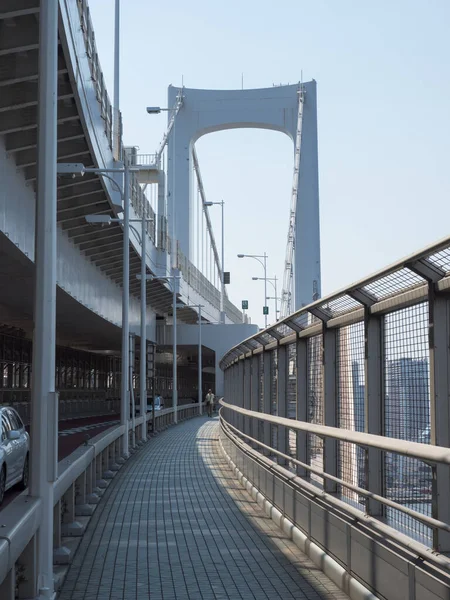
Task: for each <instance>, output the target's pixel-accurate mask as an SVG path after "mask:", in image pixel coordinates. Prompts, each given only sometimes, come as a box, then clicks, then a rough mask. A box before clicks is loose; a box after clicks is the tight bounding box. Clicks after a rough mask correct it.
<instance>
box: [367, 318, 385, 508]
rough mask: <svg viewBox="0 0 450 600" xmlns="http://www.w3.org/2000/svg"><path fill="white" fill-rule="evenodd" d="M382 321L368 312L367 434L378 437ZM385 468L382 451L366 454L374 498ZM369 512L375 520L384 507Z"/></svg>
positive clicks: (381, 429) (374, 504) (376, 505)
mask: <svg viewBox="0 0 450 600" xmlns="http://www.w3.org/2000/svg"><path fill="white" fill-rule="evenodd" d="M383 325H384V321H383V317H378V316H373V315H371V314H370V309H369V308H366V309H365V319H364V334H365V335H364V337H365V349H364V374H365V391H364V419H365V423H364V431H365V432H366V433H373V434H375V435H383V433H384V424H383V397H384V394H383V388H384V368H383V362H384V359H383V355H384V350H383V338H384V326H383ZM383 472H384V464H383V457H382V453H381V452H380V450H377V449H376V448H368V449H367V451H366V486H367V489H368V490H369V491H371V492H373V493H374V494H380V495H382V494H383V488H384V486H383V478H384V476H383ZM366 512H367V513H368V514H370V515H373V516H381V515H382V514H383V506H382V504H380V503H379V502H375V501H374V500H370V499H369V500H368V501H367V503H366Z"/></svg>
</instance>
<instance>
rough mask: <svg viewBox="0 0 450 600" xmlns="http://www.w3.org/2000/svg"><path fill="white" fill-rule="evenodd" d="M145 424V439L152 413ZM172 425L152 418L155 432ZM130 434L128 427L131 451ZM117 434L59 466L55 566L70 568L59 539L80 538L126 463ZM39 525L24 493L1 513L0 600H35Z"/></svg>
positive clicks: (159, 416) (164, 417)
mask: <svg viewBox="0 0 450 600" xmlns="http://www.w3.org/2000/svg"><path fill="white" fill-rule="evenodd" d="M177 414H178V421H183V420H185V419H189V418H191V417H194V416H197V415H198V414H199V404H198V403H195V404H186V405H181V406H178V410H177ZM143 418H144V417H138V418H136V419H135V424H134V427H135V430H134V431H135V436H136V448H138V447H139V446H140V445H142V444H143V443H144V442H143V441H142V440H141V439H140V434H141V432H142V427H141V425H142V420H143ZM145 419H146V421H147V430H148V435H150V434H151V433H152V432H153V427H152V413H148V414H147V415H146V416H145ZM172 424H173V409H172V408H167V409H164V410H161V411H157V412H155V428H154V431H155V432H156V431H160V430H162V429H165V428H167V427H168V426H169V425H172ZM132 433H133V432H132V424H131V422H130V429H129V435H130V447H131V438H132ZM122 434H123V425H120V426H118V427H114V428H111V429H108V430H107V431H105V432H103V433H100V434H99V435H97V436H96V437H94V438H92V439H91V440H89V442H88V443H86V444H85V445H83V446H80V447H78V448H77V449H76V450H75V451H74V452H73V453H72V454H70V455H69V456H68V457H67V458H65V459H63V460H62V461H60V462H59V465H58V479H57V480H56V481H55V483H54V486H53V487H54V494H55V496H54V499H55V508H54V544H53V546H54V564H55V565H67V564H68V563H69V561H70V559H71V554H72V552H71V549H70V547H65V546H64V538H70V537H76V536H81V535H83V533H84V531H85V528H86V517H89V516H91V515H92V514H93V512H94V510H95V505H96V504H98V502H99V501H100V498H101V495H102V493H103V491H104V489H105V488H106V487H107V486H108V483H109V482H110V481H111V480H112V479H113V478H114V476H115V475H116V473H117V472H118V471H119V469H120V468H121V465H122V464H123V463H124V462H125V460H124V459H123V458H122V457H121V437H122ZM40 521H41V500H40V499H39V498H32V497H30V496H28V495H27V492H26V491H25V492H23V493H22V494H21V495H20V496H18V497H17V498H15V499H14V500H13V501H12V502H11V504H9V505H8V506H6V507H5V508H4V509H3V510H2V511H1V512H0V599H1V600H14V599H15V598H30V597H34V594H35V585H36V581H35V579H36V563H37V556H36V548H37V546H36V536H37V535H38V532H39V524H40ZM68 545H69V544H68ZM56 588H58V580H57V577H56Z"/></svg>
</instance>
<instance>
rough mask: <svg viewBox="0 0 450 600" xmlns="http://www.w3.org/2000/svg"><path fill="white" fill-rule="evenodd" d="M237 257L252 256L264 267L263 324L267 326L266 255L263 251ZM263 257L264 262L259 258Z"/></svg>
mask: <svg viewBox="0 0 450 600" xmlns="http://www.w3.org/2000/svg"><path fill="white" fill-rule="evenodd" d="M237 257H238V258H254V259H255V260H257V261H258V262H259V263H260V264H261V265H262V267H263V269H264V308H265V310H264V325H265V327H267V259H268V256H267V254H266V253H265V252H264V254H238V255H237ZM261 258H262V259H263V260H264V262H263V261H262V260H260V259H261Z"/></svg>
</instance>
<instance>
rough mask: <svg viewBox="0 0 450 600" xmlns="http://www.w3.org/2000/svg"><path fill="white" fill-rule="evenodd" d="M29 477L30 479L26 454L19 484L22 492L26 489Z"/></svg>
mask: <svg viewBox="0 0 450 600" xmlns="http://www.w3.org/2000/svg"><path fill="white" fill-rule="evenodd" d="M29 477H30V461H29V459H28V454H27V455H26V457H25V462H24V463H23V473H22V481H21V482H20V487H21V488H22V489H23V490H26V489H27V487H28V479H29Z"/></svg>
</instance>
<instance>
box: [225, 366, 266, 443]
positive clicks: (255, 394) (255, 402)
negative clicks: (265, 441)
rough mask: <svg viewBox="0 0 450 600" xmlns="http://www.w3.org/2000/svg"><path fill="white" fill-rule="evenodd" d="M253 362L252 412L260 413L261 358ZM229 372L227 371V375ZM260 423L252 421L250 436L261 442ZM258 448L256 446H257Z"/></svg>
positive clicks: (255, 420)
mask: <svg viewBox="0 0 450 600" xmlns="http://www.w3.org/2000/svg"><path fill="white" fill-rule="evenodd" d="M250 360H251V400H250V410H253V411H255V412H257V411H259V398H260V394H261V374H260V372H259V365H260V357H259V356H252V358H251V359H250ZM226 373H227V371H225V374H226ZM258 425H259V423H258V420H257V419H252V421H251V427H250V431H249V435H251V436H252V437H253V438H255V439H257V440H259V427H258ZM255 447H256V446H255Z"/></svg>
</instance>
